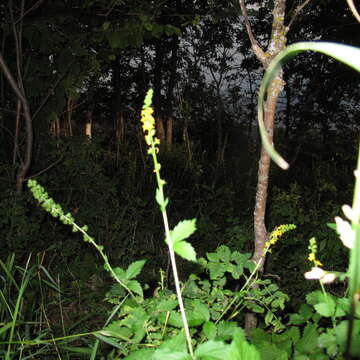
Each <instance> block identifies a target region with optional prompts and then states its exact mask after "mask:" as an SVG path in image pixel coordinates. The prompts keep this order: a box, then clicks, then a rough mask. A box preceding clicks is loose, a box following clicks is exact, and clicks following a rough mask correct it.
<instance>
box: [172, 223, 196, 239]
mask: <svg viewBox="0 0 360 360" xmlns="http://www.w3.org/2000/svg"><path fill="white" fill-rule="evenodd" d="M195 231H196V219H192V220H183V221H180V222H179V223H178V224H177V225H176V226H175V227H174V229H173V230H172V232H171V239H172V241H173V244H176V243H177V242H180V241H182V240H185V239H187V238H188V237H189V236H191V235H192V234H193V233H194V232H195Z"/></svg>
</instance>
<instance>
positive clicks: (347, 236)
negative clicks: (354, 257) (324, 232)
mask: <svg viewBox="0 0 360 360" xmlns="http://www.w3.org/2000/svg"><path fill="white" fill-rule="evenodd" d="M335 222H336V231H337V232H338V233H339V235H340V240H341V241H342V242H343V244H344V245H345V246H346V247H348V248H350V249H352V248H353V247H354V242H355V231H354V230H353V229H352V227H351V225H350V224H349V223H348V222H347V221H344V220H343V219H342V218H341V217H339V216H336V217H335Z"/></svg>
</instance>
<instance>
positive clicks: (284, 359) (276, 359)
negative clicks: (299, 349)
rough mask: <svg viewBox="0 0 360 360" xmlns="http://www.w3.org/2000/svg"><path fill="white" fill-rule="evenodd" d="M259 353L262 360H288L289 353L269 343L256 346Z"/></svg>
mask: <svg viewBox="0 0 360 360" xmlns="http://www.w3.org/2000/svg"><path fill="white" fill-rule="evenodd" d="M256 349H257V351H258V352H259V353H260V354H261V358H262V359H266V360H288V355H287V352H286V351H284V350H281V349H279V348H278V347H277V346H276V345H275V344H272V343H270V342H267V341H261V342H259V343H257V344H256Z"/></svg>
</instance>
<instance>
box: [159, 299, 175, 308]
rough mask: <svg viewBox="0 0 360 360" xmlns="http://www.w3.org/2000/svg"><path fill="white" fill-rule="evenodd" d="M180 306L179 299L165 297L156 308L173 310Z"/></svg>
mask: <svg viewBox="0 0 360 360" xmlns="http://www.w3.org/2000/svg"><path fill="white" fill-rule="evenodd" d="M177 306H178V301H177V299H164V300H161V301H160V302H159V303H158V305H157V306H156V310H158V311H171V310H174V309H175V308H176V307H177Z"/></svg>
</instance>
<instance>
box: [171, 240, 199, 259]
mask: <svg viewBox="0 0 360 360" xmlns="http://www.w3.org/2000/svg"><path fill="white" fill-rule="evenodd" d="M174 251H175V252H176V254H178V255H179V256H181V257H182V258H184V259H186V260H189V261H194V262H196V252H195V250H194V248H193V246H192V245H191V244H190V243H188V242H187V241H180V242H177V243H176V244H175V245H174Z"/></svg>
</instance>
